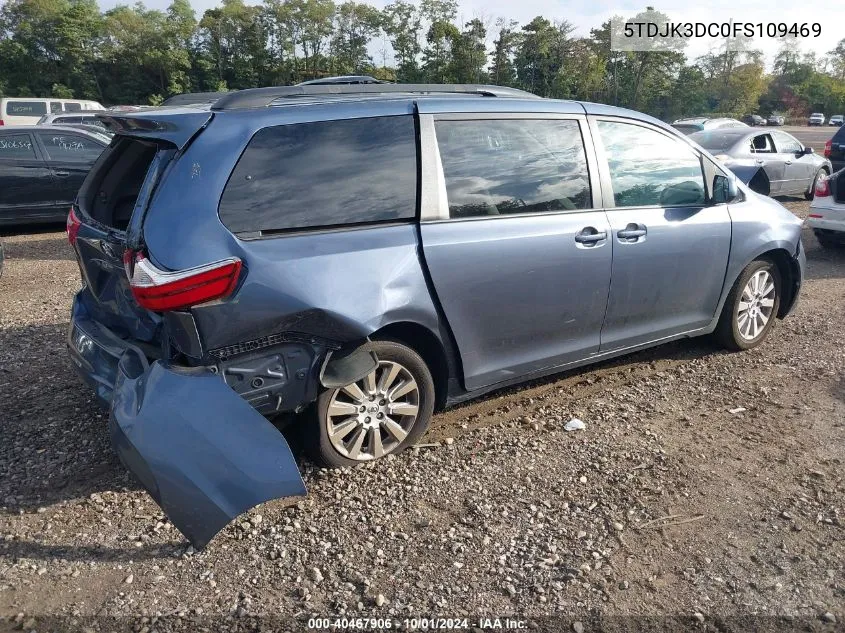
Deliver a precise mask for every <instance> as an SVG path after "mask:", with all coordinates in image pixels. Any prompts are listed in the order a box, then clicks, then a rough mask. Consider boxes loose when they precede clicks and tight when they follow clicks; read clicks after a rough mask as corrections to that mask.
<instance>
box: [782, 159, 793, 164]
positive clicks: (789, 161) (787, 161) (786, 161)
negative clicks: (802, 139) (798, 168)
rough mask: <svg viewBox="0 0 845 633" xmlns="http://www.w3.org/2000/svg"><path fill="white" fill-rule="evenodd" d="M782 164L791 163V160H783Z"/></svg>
mask: <svg viewBox="0 0 845 633" xmlns="http://www.w3.org/2000/svg"><path fill="white" fill-rule="evenodd" d="M783 164H784V165H791V164H792V161H791V160H785V161H783Z"/></svg>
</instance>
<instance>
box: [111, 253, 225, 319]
mask: <svg viewBox="0 0 845 633" xmlns="http://www.w3.org/2000/svg"><path fill="white" fill-rule="evenodd" d="M127 253H128V256H127V255H126V254H124V258H123V262H124V266H125V267H126V273H127V275H128V276H129V287H130V288H131V289H132V295H133V296H134V297H135V300H136V301H137V302H138V305H140V306H141V307H142V308H146V309H147V310H153V311H155V312H165V311H167V310H178V309H180V308H188V307H190V306H195V305H199V304H200V303H206V302H208V301H213V300H214V299H222V298H223V297H227V296H229V295H230V294H232V291H233V290H234V289H235V286H236V285H237V284H238V278H239V277H240V274H241V260H239V259H238V258H236V257H233V258H231V259H223V260H220V261H217V262H213V263H211V264H206V265H204V266H197V267H196V268H188V269H186V270H177V271H174V272H167V271H163V270H160V269H158V268H156V267H155V266H154V265H153V264H152V262H150V260H148V259H147V258H146V257H145V256H144V254H143V253H137V254H134V262H133V261H132V259H133V253H132V252H131V251H127Z"/></svg>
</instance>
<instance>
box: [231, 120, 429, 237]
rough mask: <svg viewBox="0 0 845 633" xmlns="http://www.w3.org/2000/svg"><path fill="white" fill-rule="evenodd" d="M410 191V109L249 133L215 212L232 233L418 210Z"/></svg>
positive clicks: (413, 177) (413, 155) (413, 174)
mask: <svg viewBox="0 0 845 633" xmlns="http://www.w3.org/2000/svg"><path fill="white" fill-rule="evenodd" d="M416 192H417V148H416V132H415V127H414V120H413V117H411V116H407V115H402V116H390V117H373V118H366V119H346V120H339V121H318V122H313V123H297V124H291V125H280V126H275V127H269V128H264V129H263V130H260V131H259V132H257V133H256V134H255V136H253V137H252V140H251V141H250V142H249V145H247V148H246V150H244V153H243V155H242V156H241V158H240V160H238V163H237V165H236V166H235V169H234V171H233V172H232V175H231V176H230V178H229V182H228V183H227V184H226V188H225V190H224V191H223V196H222V198H221V200H220V210H219V212H220V220H221V221H222V222H223V224H224V225H225V226H226V227H227V228H228V229H229V230H230V231H232V232H233V233H243V232H250V233H252V232H271V233H272V232H278V231H286V230H296V229H308V228H319V227H329V226H342V225H350V224H362V223H372V222H390V221H397V220H407V219H412V218H414V217H415V216H416Z"/></svg>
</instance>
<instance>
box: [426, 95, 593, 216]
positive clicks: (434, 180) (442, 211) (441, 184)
mask: <svg viewBox="0 0 845 633" xmlns="http://www.w3.org/2000/svg"><path fill="white" fill-rule="evenodd" d="M419 118H420V161H421V162H420V164H421V171H422V175H421V177H422V187H421V197H420V222H425V223H432V222H476V221H479V220H511V219H516V218H529V217H538V216H548V215H572V214H576V213H591V212H595V211H602V210H603V205H602V201H603V196H602V190H601V183H600V178H599V177H597V176H599V167H598V161H597V159H596V155H595V152H594V144H593V136H592V133H591V130H590V128H589V125H588V124H587V117H586V115H584V114H567V113H560V114H558V113H547V112H527V113H525V112H449V113H439V114H420V115H419ZM519 119H524V120H535V121H537V120H539V121H575V122H577V123H578V128H579V131H580V133H581V141H582V143H583V145H584V157H585V159H586V161H587V178H588V180H589V182H590V201H591V203H592V204H591V205H590V207H588V208H586V209H560V210H556V211H538V212H536V213H511V214H503V215H500V216H486V215H480V216H477V217H469V218H452V217H449V199H448V195H447V192H446V176H445V175H444V173H443V162H442V160H441V157H440V148H439V145H438V143H437V132H436V130H435V122H436V121H484V120H487V121H503V120H509V121H513V120H519Z"/></svg>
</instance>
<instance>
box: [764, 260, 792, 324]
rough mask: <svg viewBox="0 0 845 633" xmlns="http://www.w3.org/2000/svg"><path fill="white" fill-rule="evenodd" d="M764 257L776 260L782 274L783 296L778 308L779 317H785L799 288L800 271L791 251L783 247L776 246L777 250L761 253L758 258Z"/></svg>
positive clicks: (779, 272)
mask: <svg viewBox="0 0 845 633" xmlns="http://www.w3.org/2000/svg"><path fill="white" fill-rule="evenodd" d="M763 257H765V258H767V259H770V260H772V262H774V264H775V266H777V269H778V274H779V275H780V282H781V283H780V287H781V292H782V296H781V300H780V307H779V308H778V317H780V318H783V317H784V316H785V315H786V313H787V312H788V311H789V308H790V306H791V305H792V300H793V298H794V297H795V292H796V291H797V290H798V288H796V283H797V281H798V278H797V275H798V271H796V270H795V264H794V263H793V259H792V256H791V255H790V254H789V252H787V251H786V250H784V249H782V248H776V249H775V250H772V251H768V252H765V253H763V254H762V255H760V257H758V259H760V258H763Z"/></svg>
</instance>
